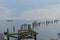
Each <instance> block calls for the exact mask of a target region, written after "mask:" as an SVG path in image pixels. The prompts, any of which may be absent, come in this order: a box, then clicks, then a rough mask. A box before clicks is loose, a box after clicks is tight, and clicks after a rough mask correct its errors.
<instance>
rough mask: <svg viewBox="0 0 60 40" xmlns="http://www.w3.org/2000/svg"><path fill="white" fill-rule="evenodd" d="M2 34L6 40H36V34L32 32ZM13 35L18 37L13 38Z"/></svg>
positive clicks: (20, 31)
mask: <svg viewBox="0 0 60 40" xmlns="http://www.w3.org/2000/svg"><path fill="white" fill-rule="evenodd" d="M4 34H5V35H6V36H7V40H9V37H13V38H17V39H18V40H21V39H34V40H36V36H37V34H38V33H36V32H35V31H33V30H18V33H8V32H4ZM14 35H18V37H17V36H14Z"/></svg>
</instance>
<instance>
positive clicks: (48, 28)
mask: <svg viewBox="0 0 60 40" xmlns="http://www.w3.org/2000/svg"><path fill="white" fill-rule="evenodd" d="M29 22H30V23H32V22H33V21H29ZM24 23H27V21H26V20H14V21H13V22H7V21H6V20H0V33H4V31H6V29H7V27H8V28H9V31H10V32H11V33H12V32H13V25H14V26H15V32H17V31H18V30H19V29H20V26H21V24H24ZM34 30H35V31H36V32H37V33H38V35H37V40H50V39H59V38H58V35H57V33H60V21H59V22H57V23H55V24H54V23H53V24H48V25H45V24H41V25H40V26H37V27H35V28H34Z"/></svg>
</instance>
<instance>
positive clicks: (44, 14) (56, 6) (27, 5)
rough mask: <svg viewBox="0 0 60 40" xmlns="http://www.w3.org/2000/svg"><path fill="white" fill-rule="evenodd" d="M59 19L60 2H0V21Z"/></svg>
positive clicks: (46, 0) (54, 0) (29, 0)
mask: <svg viewBox="0 0 60 40" xmlns="http://www.w3.org/2000/svg"><path fill="white" fill-rule="evenodd" d="M49 18H60V0H0V19H49Z"/></svg>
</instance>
